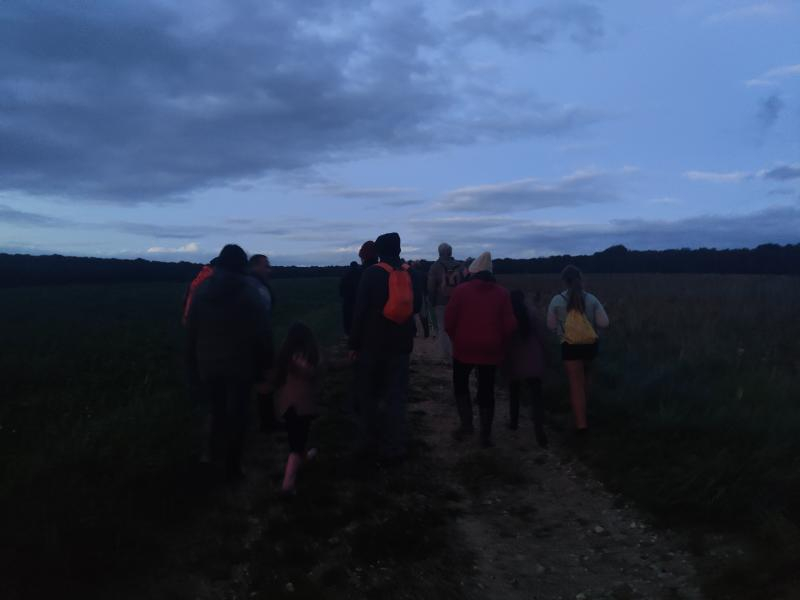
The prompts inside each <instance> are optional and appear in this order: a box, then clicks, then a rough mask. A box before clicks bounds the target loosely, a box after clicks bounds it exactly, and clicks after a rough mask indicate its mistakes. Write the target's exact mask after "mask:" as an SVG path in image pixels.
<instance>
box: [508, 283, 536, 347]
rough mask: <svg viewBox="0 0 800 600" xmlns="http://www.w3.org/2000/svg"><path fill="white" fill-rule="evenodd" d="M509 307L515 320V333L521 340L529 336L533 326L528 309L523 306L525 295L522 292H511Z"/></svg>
mask: <svg viewBox="0 0 800 600" xmlns="http://www.w3.org/2000/svg"><path fill="white" fill-rule="evenodd" d="M511 307H512V308H513V309H514V316H515V317H516V318H517V331H518V332H519V335H520V337H521V338H522V339H523V340H527V339H528V338H529V337H530V336H531V332H532V331H533V326H532V324H531V316H530V313H529V312H528V307H527V306H526V305H525V293H524V292H523V291H522V290H514V291H512V292H511Z"/></svg>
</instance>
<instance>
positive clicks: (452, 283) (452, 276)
mask: <svg viewBox="0 0 800 600" xmlns="http://www.w3.org/2000/svg"><path fill="white" fill-rule="evenodd" d="M442 268H443V269H444V277H442V282H441V284H440V285H439V294H440V295H441V297H442V298H450V295H451V294H452V293H453V290H454V289H455V288H456V286H457V285H458V284H459V283H461V265H459V264H456V265H455V266H454V267H452V268H450V269H448V268H447V267H445V266H444V265H442Z"/></svg>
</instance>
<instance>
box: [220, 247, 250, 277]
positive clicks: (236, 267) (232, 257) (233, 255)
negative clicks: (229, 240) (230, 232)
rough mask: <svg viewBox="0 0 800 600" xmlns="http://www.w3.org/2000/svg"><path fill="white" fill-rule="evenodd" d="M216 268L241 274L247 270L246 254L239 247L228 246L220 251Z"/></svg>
mask: <svg viewBox="0 0 800 600" xmlns="http://www.w3.org/2000/svg"><path fill="white" fill-rule="evenodd" d="M216 266H218V267H220V268H222V269H226V270H228V271H236V272H239V273H241V272H243V271H244V270H245V269H246V268H247V253H246V252H245V251H244V250H242V248H241V246H237V245H236V244H228V245H227V246H225V247H224V248H223V249H222V250H220V253H219V256H218V257H217V263H216Z"/></svg>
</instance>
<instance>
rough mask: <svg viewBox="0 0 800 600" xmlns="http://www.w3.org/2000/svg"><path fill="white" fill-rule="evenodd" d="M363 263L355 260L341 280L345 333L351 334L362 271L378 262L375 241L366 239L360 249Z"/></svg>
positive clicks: (340, 294) (359, 252)
mask: <svg viewBox="0 0 800 600" xmlns="http://www.w3.org/2000/svg"><path fill="white" fill-rule="evenodd" d="M358 257H359V258H360V259H361V264H360V265H359V264H358V263H357V262H355V261H353V262H351V263H350V268H349V269H348V270H347V272H346V273H345V274H344V276H343V277H342V279H341V280H340V281H339V297H340V298H341V299H342V325H343V327H344V333H345V335H347V336H349V335H350V330H351V328H352V326H353V311H354V310H355V308H356V295H357V294H358V282H359V281H360V280H361V273H362V272H363V271H364V269H367V268H369V267H371V266H372V265H374V264H375V263H377V262H378V253H377V251H376V250H375V242H373V241H371V240H370V241H366V242H364V243H363V244H362V246H361V249H360V250H359V251H358Z"/></svg>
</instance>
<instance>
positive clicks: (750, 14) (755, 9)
mask: <svg viewBox="0 0 800 600" xmlns="http://www.w3.org/2000/svg"><path fill="white" fill-rule="evenodd" d="M783 13H784V10H783V8H782V7H780V6H778V5H777V4H775V3H774V2H758V3H755V4H745V5H742V6H737V7H736V8H732V9H729V10H725V11H721V12H717V13H714V14H712V15H709V16H708V18H707V19H706V20H707V21H708V22H709V23H724V22H726V21H739V20H743V19H753V18H764V17H776V16H779V15H781V14H783Z"/></svg>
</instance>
